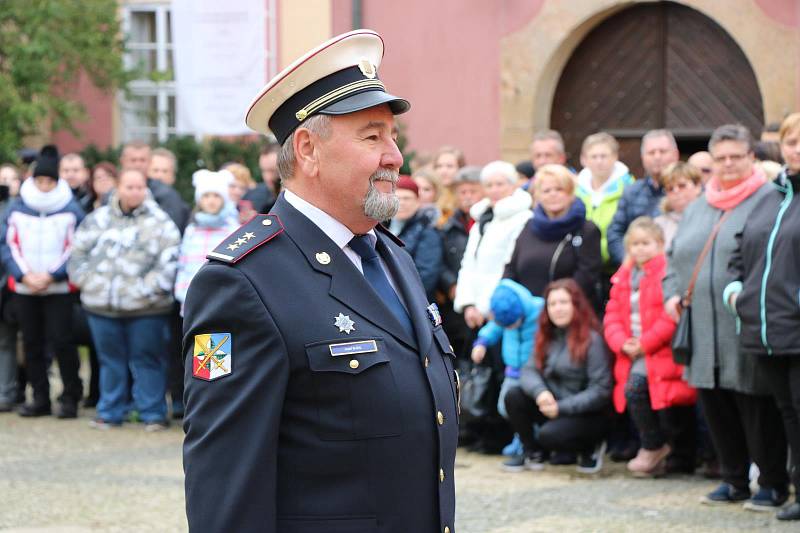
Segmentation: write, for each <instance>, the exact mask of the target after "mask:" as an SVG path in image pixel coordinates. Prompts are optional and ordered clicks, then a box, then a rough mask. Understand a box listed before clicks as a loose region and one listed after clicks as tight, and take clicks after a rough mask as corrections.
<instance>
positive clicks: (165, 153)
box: [150, 148, 178, 172]
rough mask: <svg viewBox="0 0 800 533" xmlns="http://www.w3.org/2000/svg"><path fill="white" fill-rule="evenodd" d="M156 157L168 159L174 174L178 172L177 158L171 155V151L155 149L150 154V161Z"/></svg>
mask: <svg viewBox="0 0 800 533" xmlns="http://www.w3.org/2000/svg"><path fill="white" fill-rule="evenodd" d="M157 155H158V156H161V157H163V158H165V159H169V160H170V162H171V163H172V170H173V171H175V172H177V171H178V158H177V157H175V154H173V153H172V151H171V150H167V149H166V148H156V149H155V150H153V151H152V152H150V160H151V161H152V160H153V158H154V157H155V156H157Z"/></svg>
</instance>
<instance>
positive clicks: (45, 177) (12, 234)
mask: <svg viewBox="0 0 800 533" xmlns="http://www.w3.org/2000/svg"><path fill="white" fill-rule="evenodd" d="M58 163H59V160H58V150H57V149H56V147H55V146H53V145H48V146H45V147H44V148H42V151H41V153H40V154H39V156H38V158H37V159H36V165H35V167H34V171H33V177H31V178H28V179H27V180H25V181H24V182H23V183H22V186H21V187H20V195H19V198H17V199H15V200H13V201H12V202H11V203H10V205H9V206H8V208H7V209H6V212H5V215H4V217H3V227H2V229H1V230H0V233H1V234H2V237H3V238H2V243H0V257H1V258H2V262H3V266H4V267H5V271H6V272H7V273H8V287H9V288H10V289H11V291H12V292H14V305H15V310H16V313H17V318H18V320H19V324H20V329H21V330H22V340H23V344H24V346H25V369H26V372H27V378H28V380H29V381H30V384H31V386H32V388H33V402H32V403H27V404H25V405H23V406H22V407H21V408H20V410H19V414H20V415H21V416H44V415H49V414H50V413H51V406H50V381H49V379H48V376H47V371H48V367H49V365H50V361H49V357H48V353H47V352H48V348H49V349H50V350H52V352H53V354H54V355H55V357H56V360H57V361H58V369H59V373H60V375H61V381H62V382H63V384H64V388H63V392H62V393H61V396H60V397H59V404H60V408H59V410H58V413H57V415H58V417H59V418H75V417H77V415H78V402H79V401H80V400H81V397H82V396H83V394H82V384H81V380H80V377H78V365H79V360H78V350H77V348H76V347H75V345H74V344H73V343H72V331H71V329H70V328H71V325H72V304H73V298H72V296H71V295H70V293H71V292H73V291H74V290H75V287H74V286H72V285H71V284H70V283H69V281H68V280H67V260H68V259H69V256H70V251H71V249H72V245H73V237H74V234H75V229H76V228H77V227H78V224H80V222H81V220H83V216H84V213H83V210H82V209H81V208H80V206H79V205H78V203H77V202H76V201H75V199H74V198H73V196H72V191H71V190H70V188H69V185H67V182H66V181H64V180H62V179H59V177H58Z"/></svg>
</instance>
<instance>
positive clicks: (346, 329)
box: [333, 313, 356, 335]
mask: <svg viewBox="0 0 800 533" xmlns="http://www.w3.org/2000/svg"><path fill="white" fill-rule="evenodd" d="M333 325H334V326H336V327H337V328H339V333H347V334H348V335H349V334H350V332H351V331H353V330H354V329H356V323H355V322H353V321H352V320H350V317H349V316H348V315H343V314H342V313H339V314H338V315H337V316H335V317H334V319H333Z"/></svg>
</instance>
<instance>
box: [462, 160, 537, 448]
mask: <svg viewBox="0 0 800 533" xmlns="http://www.w3.org/2000/svg"><path fill="white" fill-rule="evenodd" d="M481 183H482V184H483V187H484V192H485V193H486V197H485V198H484V199H483V200H481V201H480V202H478V203H476V204H475V205H473V206H472V208H471V209H470V216H471V217H472V219H473V220H474V221H475V223H474V224H473V225H472V228H471V229H470V232H469V238H468V240H467V247H466V250H465V251H464V257H463V259H462V261H461V269H460V270H459V271H458V282H457V283H456V295H455V300H454V302H453V308H454V309H455V311H456V312H458V313H464V320H465V321H466V323H467V326H468V327H469V328H470V329H471V331H472V335H471V338H468V339H466V340H467V342H466V343H465V346H464V348H465V351H466V354H464V355H465V361H464V363H466V362H467V361H469V355H468V354H469V351H470V350H471V349H472V341H474V340H475V335H476V333H477V331H478V328H480V327H481V326H482V325H483V324H484V323H485V322H486V320H488V319H489V317H488V315H489V300H490V299H491V296H492V292H494V289H495V287H497V284H498V283H499V282H500V278H502V276H503V269H504V267H505V264H506V263H507V262H508V261H509V259H510V258H511V253H512V252H513V250H514V243H515V242H516V241H517V236H518V235H519V233H520V231H522V228H524V227H525V225H526V223H527V222H528V219H530V218H531V202H532V200H531V195H530V194H528V193H527V192H526V191H523V190H521V189H518V188H517V171H516V169H515V168H514V166H513V165H512V164H510V163H506V162H504V161H494V162H492V163H489V164H488V165H486V166H485V167H483V169H482V170H481ZM466 364H468V363H466ZM481 366H482V367H484V372H488V373H490V375H491V380H490V381H491V382H492V384H493V385H494V390H493V393H496V392H498V391H499V386H500V383H501V382H502V381H503V362H502V358H501V357H500V354H499V351H497V350H494V349H493V350H489V352H488V353H487V354H486V357H485V358H484V360H483V362H482V364H481ZM485 367H489V368H491V370H486V369H485ZM462 374H464V372H463V371H462ZM464 375H465V374H464ZM496 398H497V396H496V395H494V394H489V395H488V398H486V401H485V402H483V401H482V402H481V403H482V405H481V406H475V407H477V408H478V409H479V411H482V412H484V413H487V414H485V415H482V416H480V418H473V419H466V420H465V419H462V424H461V430H460V431H459V434H460V437H459V439H460V442H461V443H462V444H465V445H466V444H469V442H470V441H472V440H473V439H475V441H474V442H473V445H472V447H471V448H472V449H473V450H475V451H480V452H485V453H490V454H496V453H499V452H500V450H501V448H502V447H503V445H505V444H506V443H507V442H508V441H509V440H510V439H511V433H512V432H511V429H510V427H509V426H508V424H507V422H505V421H504V420H503V419H502V418H501V417H500V416H499V415H498V414H497V411H496V405H495V404H496V401H494V400H495V399H496ZM484 403H485V405H483V404H484ZM470 414H472V415H473V416H475V415H476V412H475V411H474V410H473V411H472V412H471V413H470Z"/></svg>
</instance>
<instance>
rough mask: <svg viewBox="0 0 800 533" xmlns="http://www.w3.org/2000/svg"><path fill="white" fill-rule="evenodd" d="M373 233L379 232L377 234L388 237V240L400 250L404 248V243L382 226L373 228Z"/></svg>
mask: <svg viewBox="0 0 800 533" xmlns="http://www.w3.org/2000/svg"><path fill="white" fill-rule="evenodd" d="M375 231H379V232H381V233H383V234H384V235H386V236H387V237H389V239H391V241H392V242H394V243H395V244H396V245H397V246H400V247H401V248H405V246H406V243H404V242H403V241H402V240H401V239H400V237H398V236H397V235H395V234H394V233H392V232H391V231H389V229H388V228H387V227H386V226H384V225H383V224H378V225H377V226H375Z"/></svg>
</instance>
